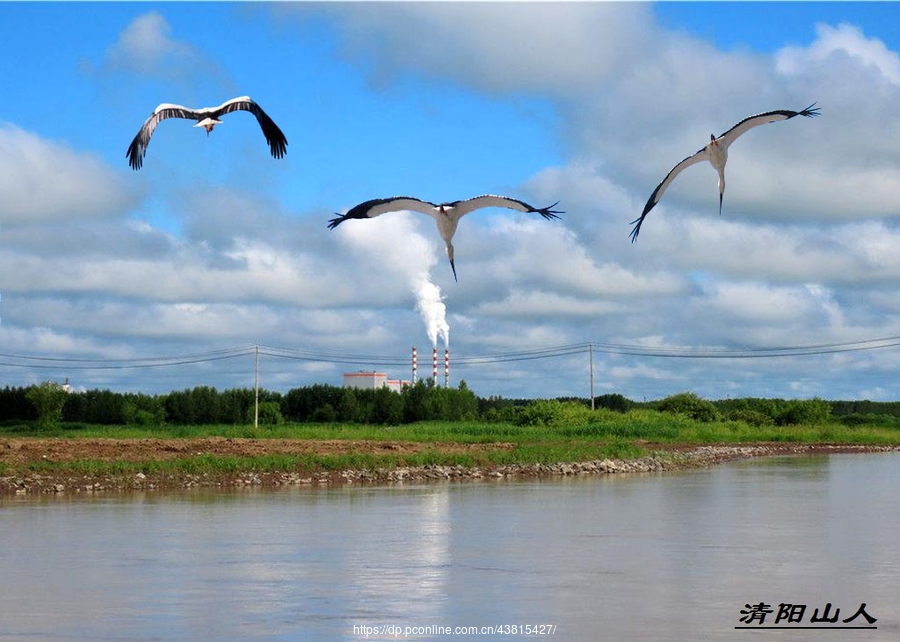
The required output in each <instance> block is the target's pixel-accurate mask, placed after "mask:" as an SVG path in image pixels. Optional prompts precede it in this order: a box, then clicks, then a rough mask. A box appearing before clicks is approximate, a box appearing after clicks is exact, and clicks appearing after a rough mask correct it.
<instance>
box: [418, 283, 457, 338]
mask: <svg viewBox="0 0 900 642" xmlns="http://www.w3.org/2000/svg"><path fill="white" fill-rule="evenodd" d="M413 294H415V295H416V309H417V310H418V311H419V314H421V315H422V320H423V321H424V322H425V331H426V332H427V333H428V339H429V340H430V341H431V346H432V347H433V348H437V341H438V336H440V337H441V339H442V340H443V341H444V347H445V348H448V347H450V325H449V324H448V323H447V306H446V305H444V297H442V296H441V288H439V287H438V286H437V285H435V284H434V283H432V282H431V281H430V280H429V275H428V271H426V272H425V273H424V274H422V275H420V276H419V277H418V278H417V279H416V283H414V285H413Z"/></svg>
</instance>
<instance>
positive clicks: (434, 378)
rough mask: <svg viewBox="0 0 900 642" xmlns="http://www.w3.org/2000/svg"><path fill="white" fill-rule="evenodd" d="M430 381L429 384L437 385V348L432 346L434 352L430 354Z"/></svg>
mask: <svg viewBox="0 0 900 642" xmlns="http://www.w3.org/2000/svg"><path fill="white" fill-rule="evenodd" d="M431 377H432V382H431V385H433V386H436V385H437V348H434V354H433V355H432V371H431Z"/></svg>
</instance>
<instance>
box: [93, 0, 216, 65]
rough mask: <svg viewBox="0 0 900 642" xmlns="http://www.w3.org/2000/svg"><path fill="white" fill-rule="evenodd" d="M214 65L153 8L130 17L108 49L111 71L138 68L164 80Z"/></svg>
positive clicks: (107, 56) (108, 63) (106, 63)
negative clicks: (178, 37) (173, 29)
mask: <svg viewBox="0 0 900 642" xmlns="http://www.w3.org/2000/svg"><path fill="white" fill-rule="evenodd" d="M203 67H210V68H215V65H214V64H212V63H211V62H210V61H209V60H208V59H207V58H206V57H205V56H204V55H203V54H202V53H201V52H200V51H199V50H198V49H197V48H196V47H194V46H192V45H191V44H189V43H187V42H185V41H181V40H178V39H176V38H174V37H173V36H172V27H171V25H170V24H169V23H168V21H167V20H166V19H165V18H164V17H163V16H162V15H160V14H159V13H157V12H155V11H151V12H149V13H145V14H143V15H141V16H138V17H137V18H135V19H134V20H133V21H131V22H130V23H129V24H128V25H127V26H126V27H125V29H123V30H122V32H121V33H120V34H119V38H118V40H116V42H115V43H114V44H113V45H112V46H111V47H110V48H109V49H108V50H107V52H106V58H105V61H104V68H105V69H106V70H108V71H129V72H137V73H140V74H144V75H147V76H151V77H156V78H160V79H163V80H180V79H183V78H184V77H185V75H189V74H193V73H195V72H196V71H198V70H199V69H200V68H203Z"/></svg>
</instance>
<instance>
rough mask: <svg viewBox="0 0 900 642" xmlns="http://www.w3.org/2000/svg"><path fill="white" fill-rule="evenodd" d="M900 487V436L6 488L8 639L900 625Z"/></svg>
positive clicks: (1, 598) (686, 633) (892, 633)
mask: <svg viewBox="0 0 900 642" xmlns="http://www.w3.org/2000/svg"><path fill="white" fill-rule="evenodd" d="M898 497H900V456H898V455H896V454H893V455H891V454H887V455H834V456H830V457H825V456H815V457H796V458H793V457H791V458H772V459H765V460H755V461H752V462H740V463H736V464H732V465H727V466H720V467H716V468H712V469H709V470H705V471H694V472H689V473H683V474H674V475H647V476H618V477H617V476H612V477H607V478H591V479H570V480H561V481H554V482H547V481H544V482H526V483H471V484H441V485H423V486H411V487H410V486H406V487H404V486H399V487H383V488H335V489H330V490H324V491H322V490H310V489H292V490H283V491H276V492H260V491H249V490H248V491H241V492H228V493H209V492H190V493H185V494H180V495H158V494H145V495H140V494H135V495H127V496H95V497H88V498H83V499H79V500H77V501H71V500H69V499H60V498H55V497H54V498H47V497H41V498H36V499H35V498H15V499H6V500H0V532H2V534H3V543H4V545H3V547H2V549H0V577H2V578H3V584H2V585H3V587H4V588H3V589H2V590H0V613H2V614H3V615H2V616H0V639H3V640H6V639H40V640H102V639H116V640H158V639H165V640H170V639H209V640H213V639H214V640H273V639H275V640H304V639H310V640H358V639H363V638H362V637H361V636H359V635H354V634H353V626H354V625H369V626H374V625H379V624H396V625H400V626H428V625H450V626H485V625H495V624H515V623H519V624H523V623H532V624H533V623H549V624H556V625H557V636H558V639H598V638H600V637H602V638H604V639H628V640H660V639H704V640H733V639H734V638H735V636H736V635H741V633H739V632H735V630H734V626H735V625H737V624H738V623H739V622H738V618H739V617H740V613H739V611H740V609H741V608H743V606H744V604H745V603H757V602H759V601H764V602H767V603H770V604H774V605H775V606H776V607H777V605H778V604H779V603H781V602H788V603H803V604H808V605H809V611H810V612H811V611H812V609H813V608H814V607H822V606H824V604H825V603H826V602H832V603H833V604H835V605H836V606H841V607H842V614H843V615H842V617H846V616H847V615H850V614H852V612H853V611H854V610H855V609H856V608H857V607H858V606H859V604H860V602H866V603H867V604H868V612H869V613H870V614H872V615H874V616H875V617H877V618H878V623H877V624H878V627H879V629H878V631H877V634H878V635H879V637H878V638H877V639H895V638H898V637H900V635H898V634H900V627H898V622H900V606H898V604H897V600H896V596H897V595H900V562H898V560H897V555H896V552H895V550H894V547H895V543H896V533H897V532H898V528H900V510H898V508H900V506H898V503H900V500H898ZM845 611H846V613H845ZM743 635H751V634H750V633H743ZM830 635H838V636H840V635H841V634H840V633H837V634H835V633H831V634H830ZM882 635H883V636H884V637H881V636H882ZM778 637H779V640H788V641H790V640H805V639H810V637H809V636H808V635H803V634H801V633H796V632H794V633H792V632H780V633H779V636H778ZM369 639H379V638H378V637H374V638H373V637H370V638H369ZM380 639H385V638H384V637H382V638H380ZM391 639H392V638H391ZM867 639H868V638H867Z"/></svg>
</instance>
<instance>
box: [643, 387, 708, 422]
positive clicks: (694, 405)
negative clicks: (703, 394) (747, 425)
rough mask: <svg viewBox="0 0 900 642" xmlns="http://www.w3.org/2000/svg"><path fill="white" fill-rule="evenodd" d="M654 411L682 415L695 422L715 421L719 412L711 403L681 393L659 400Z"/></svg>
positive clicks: (689, 394) (692, 395)
mask: <svg viewBox="0 0 900 642" xmlns="http://www.w3.org/2000/svg"><path fill="white" fill-rule="evenodd" d="M656 409H657V410H659V411H660V412H671V413H674V414H676V415H684V416H685V417H690V418H691V419H694V420H696V421H716V420H717V419H719V411H718V410H717V409H716V406H715V404H713V403H712V402H711V401H706V400H705V399H701V398H700V397H698V396H697V395H696V394H695V393H693V392H681V393H679V394H677V395H672V396H671V397H666V398H665V399H663V400H661V401H660V402H659V403H658V404H657V406H656Z"/></svg>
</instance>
